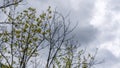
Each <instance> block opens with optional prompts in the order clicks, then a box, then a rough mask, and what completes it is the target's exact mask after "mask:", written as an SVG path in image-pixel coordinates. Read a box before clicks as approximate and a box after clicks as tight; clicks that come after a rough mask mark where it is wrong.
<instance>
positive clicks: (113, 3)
mask: <svg viewBox="0 0 120 68" xmlns="http://www.w3.org/2000/svg"><path fill="white" fill-rule="evenodd" d="M108 8H109V9H111V10H112V11H120V0H110V1H109V2H108Z"/></svg>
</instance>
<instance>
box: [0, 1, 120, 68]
mask: <svg viewBox="0 0 120 68" xmlns="http://www.w3.org/2000/svg"><path fill="white" fill-rule="evenodd" d="M25 3H26V7H29V6H32V7H34V8H36V9H37V11H38V13H41V12H42V11H44V10H45V9H47V8H48V6H51V7H52V8H53V9H56V10H58V11H59V12H61V13H62V14H63V15H67V14H69V18H70V20H71V22H72V25H75V24H76V23H78V25H77V28H76V29H75V30H74V32H73V34H75V35H76V37H75V38H76V39H77V40H78V41H79V42H80V43H81V45H82V46H83V47H87V48H88V49H89V50H90V51H91V52H94V50H95V49H96V48H99V50H98V54H97V57H96V59H98V60H102V59H104V62H103V63H102V64H98V65H95V66H94V67H96V68H119V67H120V0H26V2H25ZM23 7H24V5H23V6H20V8H21V9H19V10H22V9H24V8H25V7H24V8H23ZM0 18H1V16H0ZM71 27H73V26H71Z"/></svg>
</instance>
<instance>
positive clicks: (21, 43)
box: [0, 7, 51, 68]
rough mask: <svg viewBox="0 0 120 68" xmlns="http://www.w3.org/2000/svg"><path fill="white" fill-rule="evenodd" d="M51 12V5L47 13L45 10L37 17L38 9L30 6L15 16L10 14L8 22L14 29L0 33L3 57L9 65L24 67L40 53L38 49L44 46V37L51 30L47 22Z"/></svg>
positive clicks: (0, 51)
mask: <svg viewBox="0 0 120 68" xmlns="http://www.w3.org/2000/svg"><path fill="white" fill-rule="evenodd" d="M50 12H51V10H50V7H49V8H48V10H47V12H46V13H45V12H43V13H42V14H40V15H39V16H38V17H37V15H36V10H35V9H33V8H31V7H30V8H28V9H27V10H24V11H23V12H21V13H20V14H18V15H17V16H16V17H15V18H13V17H12V16H10V15H9V17H8V22H10V23H11V24H12V31H11V33H8V32H7V31H4V32H3V33H2V34H1V35H0V40H1V45H0V47H1V48H2V49H1V50H0V53H1V55H2V57H1V58H4V59H5V60H6V62H7V64H8V65H9V66H16V67H20V68H21V67H22V68H24V67H25V65H26V64H27V62H28V61H29V59H30V58H31V57H35V56H37V55H38V52H37V49H38V48H39V47H42V45H41V44H42V42H43V41H44V40H45V38H44V37H45V36H47V35H48V34H49V32H50V30H49V28H48V26H47V25H48V24H47V23H45V22H46V21H47V20H49V19H51V13H50ZM10 23H9V24H10ZM4 54H7V55H8V56H7V55H4ZM10 58H11V59H10ZM14 59H17V61H15V60H14ZM10 61H11V62H10Z"/></svg>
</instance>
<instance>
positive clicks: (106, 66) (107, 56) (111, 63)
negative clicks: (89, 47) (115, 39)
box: [95, 49, 120, 68]
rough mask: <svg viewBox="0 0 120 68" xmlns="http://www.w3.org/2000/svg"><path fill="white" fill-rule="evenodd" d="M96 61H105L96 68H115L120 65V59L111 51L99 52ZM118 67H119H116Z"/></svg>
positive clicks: (103, 50)
mask: <svg viewBox="0 0 120 68" xmlns="http://www.w3.org/2000/svg"><path fill="white" fill-rule="evenodd" d="M98 53H99V54H98V55H97V57H96V59H98V60H99V61H100V60H103V59H104V62H103V63H101V64H98V65H96V66H95V67H96V68H115V65H117V64H119V63H120V60H119V58H117V57H115V56H114V55H113V54H112V53H111V52H110V51H108V50H105V49H102V50H100V51H98ZM116 67H117V66H116Z"/></svg>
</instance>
